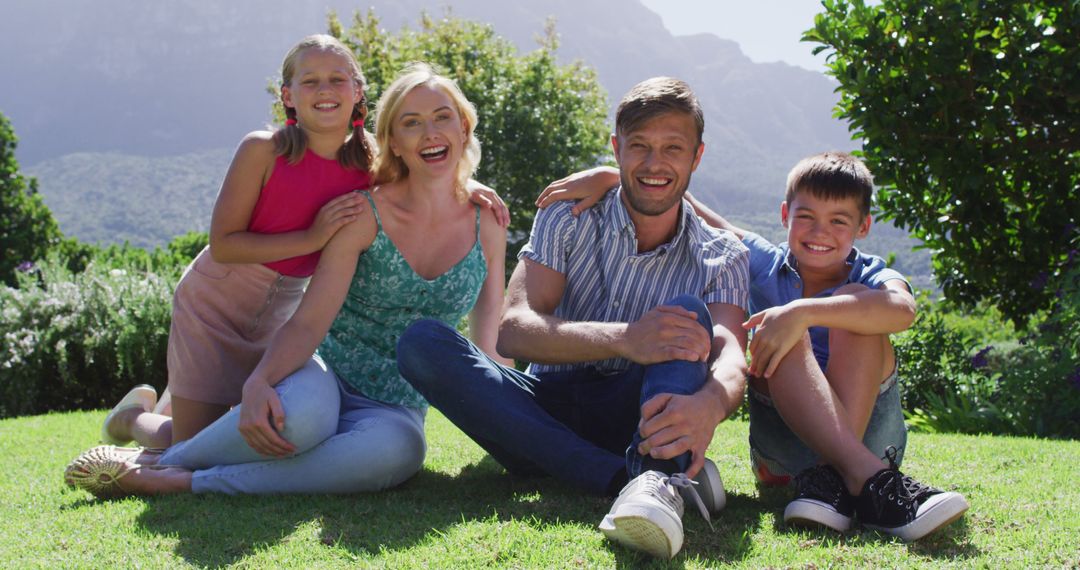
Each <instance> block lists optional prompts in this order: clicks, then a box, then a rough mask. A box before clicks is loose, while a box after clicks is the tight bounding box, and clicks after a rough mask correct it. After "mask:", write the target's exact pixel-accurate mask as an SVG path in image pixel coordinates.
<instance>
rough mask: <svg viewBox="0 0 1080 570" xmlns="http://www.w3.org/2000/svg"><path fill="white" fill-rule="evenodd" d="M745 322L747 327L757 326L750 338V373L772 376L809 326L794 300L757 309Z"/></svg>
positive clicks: (765, 376) (744, 326) (745, 327)
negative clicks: (757, 311)
mask: <svg viewBox="0 0 1080 570" xmlns="http://www.w3.org/2000/svg"><path fill="white" fill-rule="evenodd" d="M742 326H743V328H744V329H747V330H749V329H752V328H754V327H757V330H755V331H754V337H753V339H751V340H750V374H752V375H754V376H759V377H763V378H769V377H771V376H772V374H773V372H775V371H776V367H777V366H779V365H780V361H781V360H783V359H784V357H785V356H787V354H788V353H789V352H791V349H792V348H794V347H795V345H796V344H798V343H799V341H801V340H802V339H803V337H804V336H805V335H806V330H807V326H806V323H805V322H804V321H803V319H802V316H801V313H800V312H799V311H798V310H797V309H796V308H795V307H793V306H792V305H790V304H789V305H783V306H780V307H773V308H771V309H767V310H764V311H762V312H760V313H756V314H754V315H752V316H751V317H750V318H749V319H748V320H747V321H746V322H745V323H743V325H742Z"/></svg>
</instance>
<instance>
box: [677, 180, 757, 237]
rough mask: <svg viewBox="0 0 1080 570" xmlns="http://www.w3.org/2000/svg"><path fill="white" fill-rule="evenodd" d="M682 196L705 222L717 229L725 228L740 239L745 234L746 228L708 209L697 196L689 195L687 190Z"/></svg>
mask: <svg viewBox="0 0 1080 570" xmlns="http://www.w3.org/2000/svg"><path fill="white" fill-rule="evenodd" d="M684 197H685V198H686V199H687V201H689V202H690V206H692V207H693V208H694V212H695V213H696V214H697V215H698V217H699V218H701V219H702V220H705V223H706V224H709V225H710V226H712V227H714V228H716V229H719V230H727V231H729V232H731V233H733V234H735V237H737V238H739V240H740V241H741V240H742V239H743V236H745V235H746V233H747V232H746V230H744V229H742V228H739V227H736V226H734V225H732V224H731V222H729V221H727V220H726V219H724V218H723V217H721V216H720V214H717V213H716V212H714V211H712V210H710V209H709V207H708V206H706V205H705V204H702V203H701V202H699V201H698V199H697V198H695V197H693V196H691V195H690V193H689V192H687V193H686V194H685V195H684Z"/></svg>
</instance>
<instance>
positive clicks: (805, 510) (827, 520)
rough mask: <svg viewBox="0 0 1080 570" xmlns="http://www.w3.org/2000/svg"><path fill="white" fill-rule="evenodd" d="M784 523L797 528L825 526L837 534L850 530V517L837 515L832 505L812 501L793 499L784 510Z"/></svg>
mask: <svg viewBox="0 0 1080 570" xmlns="http://www.w3.org/2000/svg"><path fill="white" fill-rule="evenodd" d="M784 522H785V523H787V524H792V525H799V526H819V525H820V526H827V527H829V528H831V529H833V530H835V531H837V532H844V531H846V530H848V529H849V528H851V517H848V516H844V515H843V514H841V513H838V512H837V511H836V509H834V508H833V507H832V505H828V504H826V503H823V502H821V501H816V500H814V499H795V500H794V501H791V502H790V503H788V506H787V508H785V509H784Z"/></svg>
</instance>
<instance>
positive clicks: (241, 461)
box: [160, 356, 427, 495]
mask: <svg viewBox="0 0 1080 570" xmlns="http://www.w3.org/2000/svg"><path fill="white" fill-rule="evenodd" d="M274 389H275V390H276V391H277V393H278V396H279V397H280V398H281V404H282V407H283V408H284V410H285V429H284V430H282V432H281V436H282V437H284V438H285V439H286V440H288V441H289V442H290V443H292V444H293V445H294V446H296V453H294V454H293V455H290V456H287V457H281V458H276V457H268V456H264V455H260V454H259V453H258V452H256V451H255V450H254V449H252V448H251V447H249V446H248V444H247V442H246V441H244V438H243V437H242V436H241V435H240V432H239V431H238V430H237V425H238V423H239V420H240V406H237V407H235V408H233V409H232V410H230V411H229V412H228V413H226V414H225V415H224V416H222V417H221V418H219V419H218V420H217V421H216V422H214V423H213V424H211V425H210V426H208V427H207V428H206V429H204V430H202V431H201V432H199V433H198V434H197V435H196V436H195V437H193V438H191V439H189V440H187V441H182V442H180V443H178V444H176V445H174V446H172V447H170V448H169V449H167V450H166V451H165V453H164V454H163V455H162V456H161V460H160V463H161V464H162V465H179V466H181V467H185V468H188V469H191V470H193V471H194V474H193V477H192V481H191V490H192V491H193V492H195V493H227V494H230V495H234V494H267V493H354V492H363V491H378V490H381V489H386V488H389V487H393V486H395V485H398V484H400V483H402V482H404V481H405V480H406V479H408V478H409V477H411V476H412V475H413V474H415V473H416V472H417V471H419V470H420V467H421V465H422V464H423V462H424V453H425V451H426V449H427V447H426V443H425V440H424V410H419V409H414V408H406V407H403V406H396V405H393V404H387V403H384V402H379V401H376V400H371V399H369V398H366V397H364V396H363V395H361V394H357V393H354V392H353V391H352V390H351V388H348V387H346V386H345V385H344V384H343V383H341V381H340V380H339V379H338V378H337V375H335V374H334V371H333V370H330V369H329V368H328V367H327V366H326V364H324V363H323V361H322V359H320V358H319V357H318V356H313V357H312V358H311V360H309V361H308V363H307V364H306V365H305V366H304V367H303V368H301V369H300V370H297V371H296V372H294V373H293V374H291V375H289V376H288V377H286V378H285V379H284V380H282V381H281V382H280V383H278V385H277V386H275V387H274Z"/></svg>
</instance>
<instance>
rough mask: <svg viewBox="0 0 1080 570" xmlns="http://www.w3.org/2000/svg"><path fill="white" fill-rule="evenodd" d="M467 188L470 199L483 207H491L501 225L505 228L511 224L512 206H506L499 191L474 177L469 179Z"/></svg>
mask: <svg viewBox="0 0 1080 570" xmlns="http://www.w3.org/2000/svg"><path fill="white" fill-rule="evenodd" d="M466 190H468V191H469V201H470V202H472V203H473V204H476V205H477V206H480V207H481V208H489V209H491V212H492V213H493V214H495V220H496V221H498V222H499V225H500V226H502V227H504V228H505V227H508V226H509V225H510V208H508V207H506V202H504V201H503V199H502V198H500V197H499V194H498V193H496V192H495V191H494V190H492V189H491V188H488V187H487V186H484V185H483V184H481V183H479V182H477V181H475V180H472V179H469V183H468V185H467V186H466Z"/></svg>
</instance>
